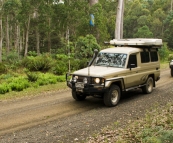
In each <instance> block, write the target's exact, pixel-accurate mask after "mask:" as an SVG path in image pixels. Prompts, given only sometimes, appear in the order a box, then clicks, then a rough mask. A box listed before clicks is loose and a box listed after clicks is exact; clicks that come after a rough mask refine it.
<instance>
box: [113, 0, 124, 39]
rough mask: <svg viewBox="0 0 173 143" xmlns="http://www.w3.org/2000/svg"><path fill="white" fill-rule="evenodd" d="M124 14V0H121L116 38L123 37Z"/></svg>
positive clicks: (118, 8)
mask: <svg viewBox="0 0 173 143" xmlns="http://www.w3.org/2000/svg"><path fill="white" fill-rule="evenodd" d="M123 15H124V0H119V1H118V7H117V17H116V25H115V39H121V38H123Z"/></svg>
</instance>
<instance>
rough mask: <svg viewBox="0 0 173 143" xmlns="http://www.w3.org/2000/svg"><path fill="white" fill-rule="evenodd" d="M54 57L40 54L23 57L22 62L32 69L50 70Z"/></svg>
mask: <svg viewBox="0 0 173 143" xmlns="http://www.w3.org/2000/svg"><path fill="white" fill-rule="evenodd" d="M53 62H54V61H53V59H52V58H51V57H50V56H49V55H46V54H44V55H40V56H37V57H33V56H28V57H26V58H24V59H23V61H22V64H23V66H24V67H25V68H27V69H29V70H30V71H44V72H45V71H48V70H50V69H51V67H52V65H53Z"/></svg>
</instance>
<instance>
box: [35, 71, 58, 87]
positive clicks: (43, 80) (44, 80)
mask: <svg viewBox="0 0 173 143" xmlns="http://www.w3.org/2000/svg"><path fill="white" fill-rule="evenodd" d="M56 82H57V77H56V76H55V75H53V74H50V73H45V74H44V73H40V74H39V77H38V80H37V83H38V85H40V86H42V85H47V84H55V83H56Z"/></svg>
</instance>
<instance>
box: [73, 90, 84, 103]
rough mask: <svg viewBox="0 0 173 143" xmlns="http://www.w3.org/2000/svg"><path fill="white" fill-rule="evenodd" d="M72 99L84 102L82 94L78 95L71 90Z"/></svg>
mask: <svg viewBox="0 0 173 143" xmlns="http://www.w3.org/2000/svg"><path fill="white" fill-rule="evenodd" d="M72 97H73V98H74V99H75V100H76V101H82V100H85V98H86V95H85V94H83V93H78V92H76V91H73V90H72Z"/></svg>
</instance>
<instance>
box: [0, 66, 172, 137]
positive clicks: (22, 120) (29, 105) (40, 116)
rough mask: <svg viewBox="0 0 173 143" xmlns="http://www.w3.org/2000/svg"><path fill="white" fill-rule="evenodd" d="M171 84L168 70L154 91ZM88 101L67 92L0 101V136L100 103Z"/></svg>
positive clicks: (164, 71) (70, 114) (92, 107)
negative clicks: (77, 100)
mask: <svg viewBox="0 0 173 143" xmlns="http://www.w3.org/2000/svg"><path fill="white" fill-rule="evenodd" d="M171 82H173V78H172V77H171V75H170V70H169V69H166V70H163V71H161V79H160V80H159V81H158V82H157V83H156V88H159V87H161V86H163V85H165V84H169V83H171ZM87 101H88V102H78V103H77V104H76V101H74V100H73V98H72V97H71V93H70V92H69V91H64V92H55V93H49V94H46V95H42V96H37V97H32V98H23V99H18V100H14V101H13V100H12V101H2V102H0V107H1V108H0V135H4V134H7V133H12V132H15V131H17V130H23V129H26V128H31V127H34V126H37V125H41V124H45V123H47V122H50V121H54V120H58V119H60V118H64V119H65V117H69V116H72V115H77V114H79V113H84V112H87V111H90V110H92V109H96V108H97V107H101V106H102V107H103V106H104V104H103V102H101V101H99V102H98V100H96V99H93V98H92V97H91V98H90V97H89V98H87Z"/></svg>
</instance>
